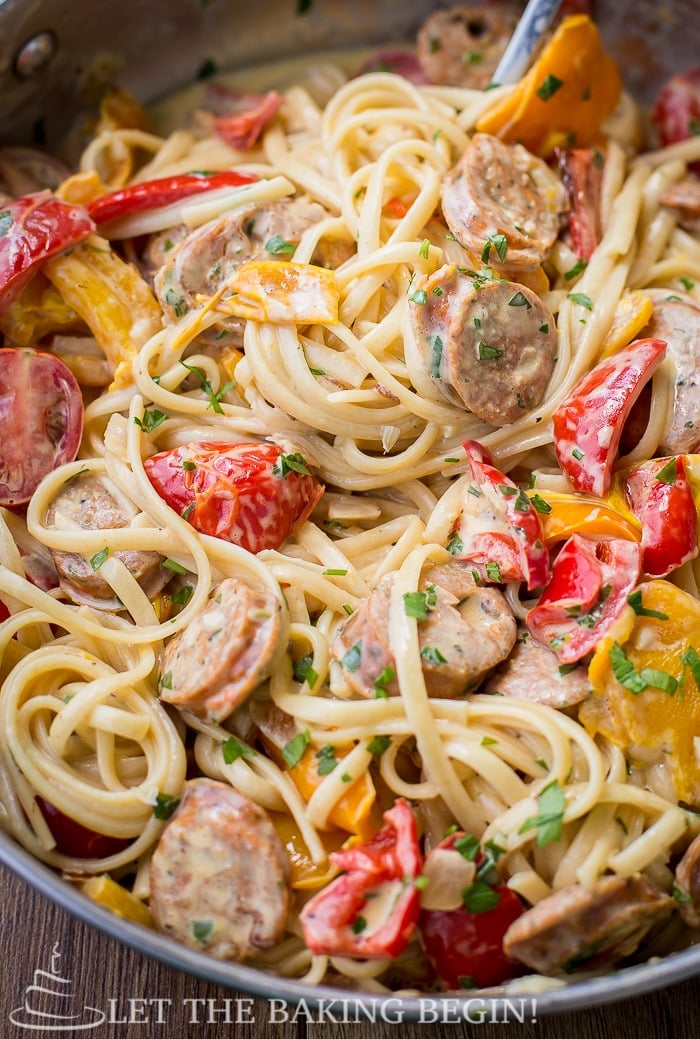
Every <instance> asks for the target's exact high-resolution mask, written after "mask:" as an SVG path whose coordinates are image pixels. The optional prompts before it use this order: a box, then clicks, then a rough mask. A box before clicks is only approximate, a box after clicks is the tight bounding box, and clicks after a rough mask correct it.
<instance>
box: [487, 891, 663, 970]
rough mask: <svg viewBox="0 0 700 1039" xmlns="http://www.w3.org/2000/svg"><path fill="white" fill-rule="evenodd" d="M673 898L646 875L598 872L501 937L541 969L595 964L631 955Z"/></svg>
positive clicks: (514, 953) (510, 951)
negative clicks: (592, 880)
mask: <svg viewBox="0 0 700 1039" xmlns="http://www.w3.org/2000/svg"><path fill="white" fill-rule="evenodd" d="M674 906H675V902H674V900H673V899H672V898H670V897H669V896H668V895H664V894H662V893H661V892H659V891H658V890H657V889H656V888H655V887H653V886H652V885H651V884H650V883H649V881H648V880H647V879H646V877H643V876H642V875H641V874H636V875H635V876H632V877H619V876H605V877H600V878H599V879H598V880H597V881H596V882H595V885H594V886H593V888H592V889H591V890H589V889H588V888H586V887H584V886H583V885H582V884H572V885H571V886H570V887H565V888H562V889H561V890H560V891H555V892H554V893H553V894H551V895H549V896H548V897H547V898H543V899H542V901H541V902H538V903H537V905H536V906H533V908H532V909H528V911H527V912H526V913H523V915H522V916H521V917H519V918H518V919H517V920H515V921H514V923H512V924H511V925H510V927H509V928H508V930H507V931H506V933H505V935H504V937H503V951H504V952H505V954H506V956H511V957H512V958H513V959H516V960H520V961H521V963H525V964H527V966H528V967H531V968H532V970H535V971H537V972H538V973H540V974H554V975H566V974H571V973H572V972H573V971H576V970H594V969H596V968H598V967H603V966H609V965H611V964H614V963H616V962H618V961H619V960H622V959H624V958H625V957H626V956H630V955H631V954H632V953H633V952H634V950H635V949H636V948H637V946H638V945H639V943H640V942H641V941H642V939H643V938H644V937H645V935H646V934H647V933H648V932H649V931H650V930H651V928H652V927H654V926H655V925H656V924H658V923H661V922H662V921H663V920H665V919H666V918H667V917H668V916H670V914H671V912H672V911H673V908H674Z"/></svg>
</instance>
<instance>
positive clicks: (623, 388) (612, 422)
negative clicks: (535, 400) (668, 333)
mask: <svg viewBox="0 0 700 1039" xmlns="http://www.w3.org/2000/svg"><path fill="white" fill-rule="evenodd" d="M665 354H666V343H665V342H664V341H663V340H662V339H638V340H636V341H635V342H634V343H630V344H629V346H626V347H625V348H624V349H623V350H620V351H619V352H618V353H616V354H613V355H612V356H611V357H606V358H605V360H603V361H601V362H600V363H599V364H597V365H596V366H595V368H593V370H592V371H590V372H587V373H586V375H584V376H583V378H582V379H579V381H578V382H577V383H576V385H575V386H574V388H573V390H572V391H571V393H570V394H569V396H568V397H566V398H565V399H564V400H563V401H562V403H561V404H560V405H559V407H558V408H557V410H556V411H555V412H554V415H553V425H554V448H555V450H556V453H557V458H558V459H559V464H560V466H561V468H562V471H563V473H564V475H565V476H566V477H567V479H568V480H569V483H571V485H572V486H573V488H574V490H576V491H582V492H584V493H586V492H587V493H589V494H595V495H597V496H598V497H599V498H604V497H605V496H606V494H607V493H608V491H609V489H610V482H611V480H612V469H613V464H614V462H615V458H616V457H617V452H618V447H619V444H620V437H621V435H622V428H623V426H624V424H625V421H626V419H627V417H628V415H629V413H630V411H631V410H632V406H633V404H634V403H635V401H636V400H637V398H638V397H639V395H640V393H641V392H642V389H643V387H644V385H645V383H646V382H647V381H648V380H649V379H650V378H651V376H652V375H653V374H654V372H655V371H656V369H657V368H658V367H659V365H660V364H661V362H662V361H663V359H664V356H665Z"/></svg>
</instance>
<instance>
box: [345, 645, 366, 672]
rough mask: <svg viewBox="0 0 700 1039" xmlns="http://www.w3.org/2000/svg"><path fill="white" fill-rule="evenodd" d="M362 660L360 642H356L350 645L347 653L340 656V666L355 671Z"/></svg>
mask: <svg viewBox="0 0 700 1039" xmlns="http://www.w3.org/2000/svg"><path fill="white" fill-rule="evenodd" d="M361 660H362V642H356V643H355V645H354V646H351V647H350V649H349V650H348V651H347V653H345V654H344V656H342V657H341V658H340V666H341V667H342V668H344V669H345V671H357V669H358V667H359V666H360V661H361Z"/></svg>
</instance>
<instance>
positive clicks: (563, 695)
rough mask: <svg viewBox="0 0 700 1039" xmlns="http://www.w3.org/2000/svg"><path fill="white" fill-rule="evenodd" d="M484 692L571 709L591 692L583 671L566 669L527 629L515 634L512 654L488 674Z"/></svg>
mask: <svg viewBox="0 0 700 1039" xmlns="http://www.w3.org/2000/svg"><path fill="white" fill-rule="evenodd" d="M482 692H484V693H502V695H503V696H513V697H515V699H516V700H532V701H534V702H535V703H541V704H545V706H546V707H557V708H562V707H571V706H572V705H573V704H577V703H581V701H582V700H585V699H586V697H587V696H589V695H590V692H591V684H590V682H589V681H588V674H587V672H586V668H585V667H582V666H580V665H578V666H576V667H574V669H573V670H571V671H570V670H568V667H566V666H564V667H563V668H562V667H561V666H560V664H559V661H558V660H557V657H556V655H555V654H554V653H553V652H552V651H551V649H548V648H547V646H541V645H540V644H539V642H535V640H534V639H533V638H532V636H531V635H530V632H529V631H527V629H524V630H522V631H520V632H519V633H518V639H517V642H516V643H515V646H514V648H513V652H512V653H511V654H510V656H509V657H508V659H507V660H506V661H504V663H503V664H501V665H500V666H499V667H498V668H497V669H496V671H494V673H493V674H492V675H491V677H490V678H489V680H488V682H487V683H486V685H485V687H484V689H483V690H482Z"/></svg>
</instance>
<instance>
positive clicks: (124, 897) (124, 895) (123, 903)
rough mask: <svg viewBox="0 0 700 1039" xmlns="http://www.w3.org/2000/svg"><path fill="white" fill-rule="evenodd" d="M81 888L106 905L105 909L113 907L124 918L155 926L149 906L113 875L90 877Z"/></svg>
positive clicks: (115, 913)
mask: <svg viewBox="0 0 700 1039" xmlns="http://www.w3.org/2000/svg"><path fill="white" fill-rule="evenodd" d="M80 888H81V891H83V893H84V894H86V895H87V896H88V898H91V899H92V900H93V902H97V903H98V904H99V905H101V906H104V907H105V909H111V911H112V912H113V913H114V915H115V916H120V917H121V918H122V920H132V921H133V922H134V923H136V924H141V925H142V926H143V927H155V924H154V923H153V917H152V916H151V911H150V909H149V908H148V906H146V905H144V904H143V902H142V901H141V900H140V899H138V898H136V897H135V896H134V895H132V894H131V892H130V891H127V890H126V888H123V887H122V886H121V884H117V882H116V881H115V880H112V878H111V877H108V876H106V875H104V876H101V877H88V879H87V880H84V881H83V882H82V884H81V885H80Z"/></svg>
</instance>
